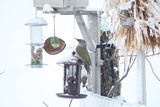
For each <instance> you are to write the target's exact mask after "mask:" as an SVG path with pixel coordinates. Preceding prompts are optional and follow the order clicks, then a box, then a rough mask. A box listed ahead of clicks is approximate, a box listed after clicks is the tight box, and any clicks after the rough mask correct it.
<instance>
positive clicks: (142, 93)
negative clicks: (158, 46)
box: [136, 50, 147, 105]
mask: <svg viewBox="0 0 160 107" xmlns="http://www.w3.org/2000/svg"><path fill="white" fill-rule="evenodd" d="M136 77H137V79H136V82H137V102H138V103H139V104H145V105H146V104H147V100H146V72H145V52H144V51H143V50H139V51H138V54H137V75H136Z"/></svg>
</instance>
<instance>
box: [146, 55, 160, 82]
mask: <svg viewBox="0 0 160 107" xmlns="http://www.w3.org/2000/svg"><path fill="white" fill-rule="evenodd" d="M146 60H147V61H148V63H149V65H150V66H151V69H152V72H153V74H154V76H155V77H156V78H157V80H158V81H159V82H160V79H159V78H158V76H157V75H156V73H155V72H154V69H153V66H152V64H151V62H150V61H149V60H148V59H147V57H146Z"/></svg>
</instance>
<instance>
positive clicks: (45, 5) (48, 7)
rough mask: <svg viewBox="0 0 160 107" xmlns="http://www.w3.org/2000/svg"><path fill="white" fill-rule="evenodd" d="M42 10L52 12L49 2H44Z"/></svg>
mask: <svg viewBox="0 0 160 107" xmlns="http://www.w3.org/2000/svg"><path fill="white" fill-rule="evenodd" d="M43 12H44V13H51V12H54V9H53V8H52V7H51V5H50V4H44V6H43Z"/></svg>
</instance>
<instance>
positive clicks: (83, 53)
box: [76, 39, 91, 74]
mask: <svg viewBox="0 0 160 107" xmlns="http://www.w3.org/2000/svg"><path fill="white" fill-rule="evenodd" d="M76 40H77V41H78V43H79V44H78V45H77V47H76V55H77V57H78V59H80V60H82V62H83V63H84V67H85V69H86V71H87V73H88V74H90V66H91V59H90V57H89V53H88V50H87V47H86V42H85V41H84V40H83V39H76Z"/></svg>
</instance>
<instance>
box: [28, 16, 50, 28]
mask: <svg viewBox="0 0 160 107" xmlns="http://www.w3.org/2000/svg"><path fill="white" fill-rule="evenodd" d="M25 25H26V26H27V25H28V26H46V25H47V21H46V20H45V19H44V18H43V17H35V18H32V19H30V20H28V21H27V22H26V23H25Z"/></svg>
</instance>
